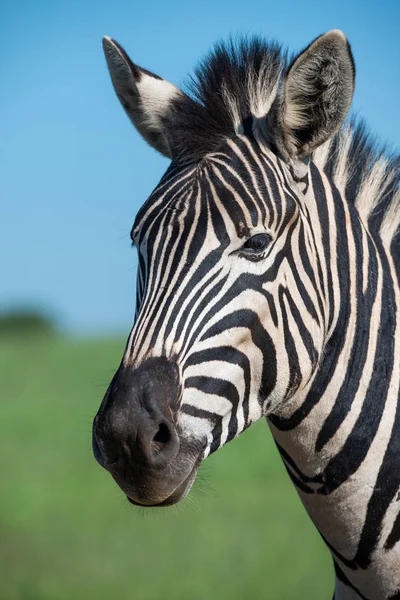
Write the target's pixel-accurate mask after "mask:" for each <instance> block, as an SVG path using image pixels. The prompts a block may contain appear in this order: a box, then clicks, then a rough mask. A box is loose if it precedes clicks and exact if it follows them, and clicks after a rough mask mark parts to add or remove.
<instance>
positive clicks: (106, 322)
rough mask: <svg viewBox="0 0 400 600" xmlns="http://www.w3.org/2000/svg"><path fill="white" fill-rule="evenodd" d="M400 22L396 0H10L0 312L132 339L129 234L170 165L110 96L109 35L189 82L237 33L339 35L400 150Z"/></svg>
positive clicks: (0, 91)
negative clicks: (105, 39) (29, 313)
mask: <svg viewBox="0 0 400 600" xmlns="http://www.w3.org/2000/svg"><path fill="white" fill-rule="evenodd" d="M382 6H384V9H382ZM399 21H400V3H399V2H397V1H394V0H393V1H389V0H388V1H387V2H385V3H380V2H377V1H375V2H372V1H370V2H366V1H365V0H364V2H361V1H354V0H353V1H349V0H348V1H346V2H345V1H343V0H336V1H335V2H334V3H332V2H327V1H325V0H321V1H319V2H316V1H302V2H300V1H295V0H279V1H277V0H275V1H274V2H272V1H268V0H262V1H259V0H247V1H245V0H241V1H240V2H239V1H237V0H229V1H228V0H223V1H220V2H218V1H217V0H214V1H213V2H212V1H210V0H202V2H198V1H197V2H190V1H188V0H186V1H173V0H170V1H168V2H166V1H163V2H161V1H154V0H149V1H147V2H138V1H136V2H134V1H130V2H123V1H122V0H113V1H111V0H109V1H108V2H103V1H101V0H95V1H86V2H85V1H84V0H79V1H78V0H68V1H63V0H52V1H51V0H47V1H46V2H44V1H40V0H36V1H34V0H31V1H29V2H28V1H22V2H21V1H19V2H18V1H15V0H14V1H11V0H10V1H7V0H6V1H4V0H3V2H2V3H1V22H0V33H1V36H0V46H1V62H0V70H1V81H2V85H1V87H0V108H1V111H0V131H1V142H0V165H1V176H0V206H1V211H0V215H1V218H0V257H1V259H0V265H1V279H0V282H1V283H0V309H1V308H5V307H10V306H16V305H32V304H34V305H36V306H39V307H42V308H43V309H46V310H50V311H51V312H52V313H53V314H55V315H56V316H57V317H58V318H59V320H60V323H61V324H62V326H63V327H64V329H65V330H67V331H69V332H70V333H73V334H78V335H91V334H99V333H111V332H114V331H115V332H117V331H118V332H126V333H128V329H129V328H130V325H131V323H132V320H133V314H134V289H135V277H136V263H137V261H136V256H135V253H134V251H133V250H132V249H131V247H130V240H129V231H130V227H131V225H132V222H133V219H134V216H135V214H136V212H137V210H138V208H139V207H140V205H141V204H142V203H143V202H144V200H145V199H146V197H147V196H148V194H149V193H150V192H151V190H152V188H153V187H154V186H155V185H156V184H157V182H158V180H159V178H160V176H161V175H162V173H163V172H164V170H165V169H166V167H167V165H168V162H167V160H166V159H164V158H162V157H160V156H158V155H157V154H156V152H155V151H154V150H152V149H151V148H150V147H148V146H146V144H145V142H144V141H142V139H141V138H140V137H139V135H138V134H137V133H136V131H135V130H134V128H133V127H132V126H131V125H130V123H129V121H128V119H127V117H126V116H125V114H124V112H123V110H122V108H121V107H120V105H119V103H118V101H117V99H116V97H115V96H114V93H113V90H112V87H111V82H110V80H109V76H108V72H107V70H106V65H105V60H104V58H103V54H102V49H101V38H102V36H103V35H110V36H112V37H114V38H115V39H117V40H118V41H119V42H120V43H121V44H122V45H123V46H124V47H125V49H126V50H127V51H128V53H129V54H130V56H131V58H132V60H133V61H135V62H137V63H138V64H140V65H141V66H143V67H146V68H147V69H150V70H152V71H154V72H155V73H157V74H159V75H161V76H162V77H164V78H166V79H168V80H170V81H171V82H173V83H175V84H177V85H179V84H180V83H181V82H182V81H183V80H184V79H185V76H186V75H187V74H188V73H190V72H191V71H192V69H193V67H194V66H195V64H196V62H197V60H198V59H199V58H201V57H202V56H203V55H204V54H205V53H206V52H207V50H208V49H209V48H210V47H211V45H212V44H213V42H215V41H216V40H217V39H219V38H221V37H224V36H227V35H229V34H232V33H239V32H240V33H247V34H252V33H261V34H263V35H266V36H268V37H271V38H275V39H277V40H279V41H281V42H283V43H284V44H286V45H287V46H289V48H290V49H291V50H300V49H301V48H302V47H304V46H305V45H307V44H308V43H309V42H310V41H311V40H312V39H313V38H315V37H316V36H317V35H319V34H320V33H323V32H325V31H328V30H330V29H334V28H339V29H342V30H343V31H344V32H345V33H346V35H347V36H348V38H349V40H350V42H351V44H352V48H353V52H354V55H355V60H356V66H357V83H356V85H357V87H356V95H355V99H354V103H353V110H355V111H356V112H357V113H359V114H360V115H362V116H363V117H365V118H366V120H367V122H368V123H369V125H370V127H371V129H372V130H373V131H374V132H376V134H377V135H378V136H379V137H380V139H381V140H382V141H386V142H388V143H389V144H390V145H391V147H392V148H396V147H397V148H400V118H399V110H398V104H399V100H398V98H399V97H400V77H399V75H400V38H399V33H398V25H399Z"/></svg>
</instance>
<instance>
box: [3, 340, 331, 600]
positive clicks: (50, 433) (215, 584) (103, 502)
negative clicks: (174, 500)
mask: <svg viewBox="0 0 400 600" xmlns="http://www.w3.org/2000/svg"><path fill="white" fill-rule="evenodd" d="M123 346H124V342H123V341H121V340H106V341H91V342H70V341H65V340H62V339H57V338H56V339H52V340H47V341H46V340H43V341H41V342H37V341H36V342H34V341H33V340H32V341H31V342H28V343H25V344H24V343H22V342H19V343H18V342H7V343H5V342H3V343H2V344H0V379H1V390H2V391H1V402H0V456H1V463H2V467H1V473H2V475H1V487H0V502H1V511H0V598H1V600H17V599H18V600H59V599H60V600H61V599H63V600H64V599H65V600H67V599H68V600H81V599H82V600H84V599H85V600H89V599H92V598H93V599H96V600H102V599H104V600H106V599H107V600H110V599H113V600H128V599H129V600H133V599H135V600H153V599H155V600H158V599H163V600H169V599H174V600H180V599H182V600H206V599H207V600H214V599H218V600H223V599H225V598H226V599H229V600H236V599H241V600H242V599H244V598H246V599H250V600H252V599H257V600H258V599H263V598H266V599H272V600H280V599H282V600H291V599H293V600H295V599H296V600H299V598H307V599H308V600H312V599H316V600H317V599H318V600H323V599H324V598H326V599H328V600H329V599H330V598H331V597H332V592H333V571H332V568H331V563H330V559H329V556H328V552H327V551H326V550H325V548H324V546H323V544H322V542H321V540H320V539H319V536H318V534H317V533H316V531H315V530H314V529H313V526H312V524H311V522H310V521H309V520H308V517H307V515H306V513H305V511H304V509H303V507H302V506H301V503H300V501H299V500H298V498H297V496H296V492H295V490H294V489H293V488H292V486H291V483H290V482H289V480H288V477H287V475H286V473H285V471H284V468H283V466H282V465H281V463H280V459H279V457H278V455H277V451H276V449H275V447H274V445H273V443H272V440H271V436H270V434H269V430H268V427H267V425H266V423H265V422H261V423H258V424H257V425H255V426H253V427H252V428H251V429H250V430H249V431H247V432H246V433H244V434H243V435H242V436H241V437H240V438H239V439H238V440H235V441H233V442H231V443H230V444H228V446H226V447H225V448H223V449H222V450H220V451H219V452H217V453H216V454H215V455H213V456H211V457H210V458H209V459H208V460H207V461H206V463H205V464H204V465H203V467H202V469H201V472H200V476H199V479H198V482H197V484H196V485H195V489H194V490H193V491H192V492H191V494H190V497H189V498H188V499H187V500H185V501H184V502H183V503H182V504H181V505H178V506H177V507H172V508H169V509H161V510H160V509H158V510H157V509H152V510H150V511H146V510H145V509H137V508H135V507H132V506H131V505H130V504H128V502H127V501H126V500H125V498H124V497H123V495H122V493H121V492H119V490H118V489H117V487H116V486H115V484H114V483H113V481H112V479H111V477H110V476H109V475H108V474H107V473H106V472H105V471H103V470H102V469H101V468H100V467H99V466H97V464H96V463H95V461H94V459H93V458H92V454H91V442H90V439H91V420H92V417H93V415H94V413H95V411H96V410H97V408H98V405H99V403H100V400H101V397H102V394H103V392H104V390H105V387H106V385H107V384H108V382H109V380H110V377H111V375H112V374H113V370H114V368H115V367H117V365H118V363H119V360H120V358H121V356H122V352H123Z"/></svg>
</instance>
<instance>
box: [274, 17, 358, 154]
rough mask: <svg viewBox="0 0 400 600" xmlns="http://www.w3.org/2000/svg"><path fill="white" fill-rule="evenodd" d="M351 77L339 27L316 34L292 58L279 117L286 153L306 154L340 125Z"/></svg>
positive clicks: (346, 46) (352, 72)
mask: <svg viewBox="0 0 400 600" xmlns="http://www.w3.org/2000/svg"><path fill="white" fill-rule="evenodd" d="M354 77H355V68H354V61H353V56H352V53H351V49H350V45H349V43H348V41H347V39H346V36H345V35H344V33H343V32H342V31H339V30H338V29H334V30H332V31H330V32H328V33H326V34H325V35H322V36H320V37H319V38H317V39H316V40H315V41H314V42H312V43H311V44H310V45H309V46H308V47H307V48H306V49H305V50H304V51H303V52H302V53H301V54H300V55H299V56H297V58H296V59H295V60H294V61H293V62H292V64H291V66H290V67H289V70H288V72H287V74H286V78H285V82H284V94H283V104H282V106H281V109H280V110H281V114H280V115H279V117H278V120H279V121H280V128H281V137H282V139H283V144H284V146H285V150H286V153H287V154H288V155H289V156H291V157H294V156H296V157H298V158H303V157H304V156H307V155H309V154H310V153H311V152H312V151H313V150H314V149H315V148H317V147H318V146H319V145H320V144H322V143H324V142H325V141H326V140H327V139H328V138H330V137H331V136H332V135H333V134H334V133H335V132H336V131H337V130H338V129H339V127H340V126H341V124H342V123H343V121H344V119H345V117H346V115H347V112H348V110H349V108H350V104H351V101H352V98H353V92H354Z"/></svg>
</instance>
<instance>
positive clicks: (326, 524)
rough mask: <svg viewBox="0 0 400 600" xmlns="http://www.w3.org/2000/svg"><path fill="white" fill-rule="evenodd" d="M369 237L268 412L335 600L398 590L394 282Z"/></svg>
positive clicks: (398, 352) (399, 349) (399, 342)
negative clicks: (316, 352)
mask: <svg viewBox="0 0 400 600" xmlns="http://www.w3.org/2000/svg"><path fill="white" fill-rule="evenodd" d="M368 243H369V244H370V247H364V251H363V253H361V254H360V256H361V257H362V258H363V260H364V261H365V263H366V264H365V263H364V262H361V263H358V262H357V261H356V263H355V266H353V267H352V268H351V269H350V271H349V279H350V281H349V287H348V288H347V291H348V293H347V294H343V293H341V297H342V299H343V297H345V299H344V303H343V305H342V306H341V307H340V308H339V310H338V311H337V314H338V318H337V323H336V326H335V328H334V330H333V333H332V335H331V337H330V339H329V341H328V343H327V345H326V348H325V352H324V355H323V360H322V361H321V364H320V366H319V368H318V369H317V371H316V373H315V375H314V377H313V379H312V381H310V382H309V384H308V385H307V388H306V389H304V390H303V391H302V392H301V394H299V397H298V398H297V399H296V400H295V401H292V402H291V404H290V406H288V407H286V408H284V409H281V411H280V414H276V415H272V416H270V417H269V419H268V420H269V424H270V427H271V430H272V433H273V435H274V438H275V441H276V443H277V445H278V449H279V451H280V453H281V456H282V458H283V461H284V463H285V466H286V468H287V470H288V473H289V476H290V477H291V479H292V481H293V483H294V484H295V486H296V488H297V491H298V493H299V495H300V497H301V499H302V501H303V503H304V505H305V507H306V509H307V511H308V513H309V515H310V517H311V518H312V520H313V521H314V523H315V525H316V526H317V528H318V530H319V531H320V533H321V535H322V537H323V538H324V540H325V542H326V543H327V545H328V547H329V549H330V550H331V552H332V555H333V557H334V559H335V562H336V564H337V565H338V571H337V572H339V573H340V574H341V578H340V582H339V583H338V589H337V595H336V596H335V598H340V599H342V598H353V597H354V598H367V599H368V600H369V599H372V598H382V599H384V598H400V595H399V596H397V595H396V594H397V593H400V569H399V564H400V465H399V463H400V404H399V380H400V328H399V321H400V319H399V318H398V315H399V314H400V313H399V307H400V302H399V290H398V284H397V278H396V273H395V268H394V265H393V260H392V258H391V256H390V254H388V253H387V252H386V251H385V249H384V248H383V247H382V246H379V244H378V245H377V246H376V245H375V244H374V243H373V242H372V240H369V241H368ZM357 252H359V250H358V249H357V250H354V249H353V257H357ZM351 278H353V280H351ZM354 590H357V593H356V592H355V591H354ZM352 594H353V595H352ZM354 594H355V595H354Z"/></svg>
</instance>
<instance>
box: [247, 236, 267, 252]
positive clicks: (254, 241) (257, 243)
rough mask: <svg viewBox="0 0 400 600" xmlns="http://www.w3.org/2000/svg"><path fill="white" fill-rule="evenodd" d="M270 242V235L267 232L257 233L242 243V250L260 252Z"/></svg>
mask: <svg viewBox="0 0 400 600" xmlns="http://www.w3.org/2000/svg"><path fill="white" fill-rule="evenodd" d="M270 242H271V236H270V235H268V233H257V235H253V237H251V238H250V239H248V240H247V242H246V243H245V244H243V246H242V250H244V251H245V252H249V253H251V254H261V252H263V251H264V250H266V249H267V248H268V246H269V244H270Z"/></svg>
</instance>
